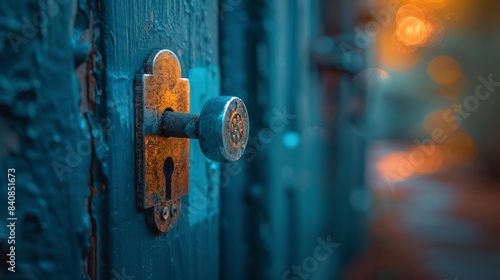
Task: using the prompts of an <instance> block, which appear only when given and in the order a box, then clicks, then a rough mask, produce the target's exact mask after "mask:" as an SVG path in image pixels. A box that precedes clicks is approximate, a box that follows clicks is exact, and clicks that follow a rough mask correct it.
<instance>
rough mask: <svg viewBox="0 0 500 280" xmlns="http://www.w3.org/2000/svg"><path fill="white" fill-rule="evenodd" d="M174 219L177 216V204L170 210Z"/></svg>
mask: <svg viewBox="0 0 500 280" xmlns="http://www.w3.org/2000/svg"><path fill="white" fill-rule="evenodd" d="M170 211H171V214H172V217H175V216H177V204H173V205H172V207H171V208H170Z"/></svg>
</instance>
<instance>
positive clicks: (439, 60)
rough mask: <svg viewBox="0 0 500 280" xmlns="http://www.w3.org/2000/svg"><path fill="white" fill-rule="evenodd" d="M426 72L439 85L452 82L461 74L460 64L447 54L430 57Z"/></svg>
mask: <svg viewBox="0 0 500 280" xmlns="http://www.w3.org/2000/svg"><path fill="white" fill-rule="evenodd" d="M427 73H429V76H430V77H431V78H432V80H434V82H436V83H437V84H440V85H448V84H453V83H455V82H457V81H458V80H459V79H460V77H461V76H462V70H461V67H460V64H459V63H458V62H457V61H456V60H455V59H454V58H452V57H449V56H438V57H436V58H434V59H432V61H431V62H430V63H429V66H428V67H427Z"/></svg>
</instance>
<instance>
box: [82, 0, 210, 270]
mask: <svg viewBox="0 0 500 280" xmlns="http://www.w3.org/2000/svg"><path fill="white" fill-rule="evenodd" d="M101 5H102V20H103V25H102V30H101V34H100V36H101V37H102V39H103V45H102V46H103V57H104V61H105V63H106V74H105V84H106V93H105V94H104V97H103V101H104V102H103V103H102V106H106V105H108V104H114V105H115V106H116V108H115V109H114V110H110V108H105V109H103V112H104V114H106V116H105V117H107V118H109V119H110V120H111V124H112V125H113V126H114V127H116V129H113V130H112V131H111V132H110V133H109V135H108V139H107V143H108V145H109V146H108V148H109V151H108V158H107V160H106V161H105V162H104V164H103V165H105V166H107V167H106V168H105V170H106V172H107V173H106V174H105V176H104V181H105V182H103V184H104V185H103V188H101V189H100V191H99V195H102V198H103V199H102V200H100V201H96V203H97V204H98V205H102V206H103V207H102V210H103V211H102V212H101V213H102V214H101V218H97V217H96V218H97V219H99V221H98V222H97V223H96V224H97V227H100V229H99V231H98V234H97V238H98V243H97V244H98V246H99V248H98V254H97V256H96V257H97V259H94V260H92V261H93V262H96V263H97V264H98V266H99V267H100V271H99V275H100V276H101V277H103V278H110V277H115V278H116V279H120V278H118V276H120V275H125V276H135V277H136V279H201V278H205V279H207V278H208V279H217V278H218V270H219V265H218V259H219V258H218V247H219V237H218V215H217V213H218V212H219V210H218V207H219V206H218V205H219V204H218V199H217V196H216V195H213V193H214V192H217V191H218V190H217V189H216V186H218V184H217V181H216V180H217V174H218V167H219V166H218V164H215V163H209V162H208V161H207V160H206V158H205V157H204V156H203V154H202V153H201V151H200V148H199V145H198V143H196V140H193V141H192V143H191V161H190V194H189V195H188V196H186V197H184V198H183V200H182V204H183V205H182V211H181V218H180V219H179V222H178V223H177V225H176V226H175V228H174V229H173V230H172V231H171V232H169V233H167V234H162V235H154V234H153V233H152V231H151V230H150V229H149V228H148V226H147V224H146V220H145V217H144V213H143V211H142V210H141V209H138V208H136V206H135V205H136V204H135V190H136V188H135V174H134V143H133V127H134V111H133V108H134V107H133V95H134V92H133V83H134V78H135V74H136V72H137V71H140V70H141V67H142V65H143V62H144V60H145V58H146V57H147V55H148V54H149V53H150V52H151V51H152V50H155V49H170V50H172V51H173V52H174V53H175V54H176V55H177V56H178V57H179V60H180V62H181V67H182V77H183V78H188V79H189V80H190V83H191V110H192V111H193V112H199V111H200V110H201V107H202V105H203V103H204V101H206V99H208V98H209V97H212V96H214V95H217V94H219V70H218V69H219V67H218V61H219V59H218V19H217V7H218V6H217V1H214V0H208V1H159V0H157V1H155V0H145V1H109V2H108V1H103V2H102V3H101ZM104 186H105V188H104ZM99 240H101V242H99ZM101 264H103V265H101Z"/></svg>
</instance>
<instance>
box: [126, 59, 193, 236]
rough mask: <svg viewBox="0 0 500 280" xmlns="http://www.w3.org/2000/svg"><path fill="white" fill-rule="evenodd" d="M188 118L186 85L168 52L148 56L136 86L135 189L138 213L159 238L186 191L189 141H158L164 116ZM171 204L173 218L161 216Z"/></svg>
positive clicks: (173, 221) (173, 220)
mask: <svg viewBox="0 0 500 280" xmlns="http://www.w3.org/2000/svg"><path fill="white" fill-rule="evenodd" d="M166 110H169V111H174V112H189V81H188V80H187V79H183V78H181V66H180V63H179V60H178V59H177V57H176V56H175V54H174V53H172V52H171V51H169V50H161V51H155V52H153V53H152V54H151V55H150V56H149V57H148V59H147V60H146V62H145V65H144V71H143V73H141V74H139V75H138V76H137V78H136V83H135V113H136V115H135V118H136V120H135V126H136V127H135V138H136V139H135V140H136V172H137V174H136V178H137V182H136V188H137V191H136V193H137V204H138V207H140V208H144V209H146V215H147V221H148V222H149V224H150V225H151V226H153V228H154V229H155V230H157V231H159V232H168V231H170V230H171V229H172V228H173V227H174V226H175V224H176V223H177V219H178V217H179V213H180V211H181V197H182V196H184V195H186V194H187V193H188V191H189V139H182V138H166V137H162V136H159V135H158V132H159V128H160V124H161V119H162V115H163V113H164V112H165V111H166ZM174 204H175V206H174V208H176V213H177V214H176V215H165V211H170V209H172V206H173V205H174Z"/></svg>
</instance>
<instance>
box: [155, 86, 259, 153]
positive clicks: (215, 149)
mask: <svg viewBox="0 0 500 280" xmlns="http://www.w3.org/2000/svg"><path fill="white" fill-rule="evenodd" d="M160 134H161V135H163V136H165V137H179V138H192V139H198V140H199V141H200V147H201V150H202V151H203V153H204V154H205V156H206V157H207V158H209V159H211V160H214V161H218V162H235V161H237V160H238V159H240V158H241V156H243V153H244V152H245V148H246V146H247V142H248V135H249V123H248V112H247V109H246V107H245V104H244V103H243V101H242V100H241V99H239V98H237V97H233V96H218V97H214V98H211V99H210V100H208V101H207V102H206V103H205V106H203V109H202V110H201V114H200V115H195V114H188V113H178V112H173V111H166V112H165V113H164V114H163V117H162V124H161V131H160Z"/></svg>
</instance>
